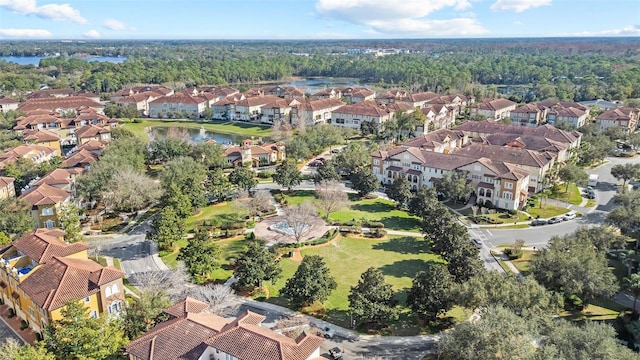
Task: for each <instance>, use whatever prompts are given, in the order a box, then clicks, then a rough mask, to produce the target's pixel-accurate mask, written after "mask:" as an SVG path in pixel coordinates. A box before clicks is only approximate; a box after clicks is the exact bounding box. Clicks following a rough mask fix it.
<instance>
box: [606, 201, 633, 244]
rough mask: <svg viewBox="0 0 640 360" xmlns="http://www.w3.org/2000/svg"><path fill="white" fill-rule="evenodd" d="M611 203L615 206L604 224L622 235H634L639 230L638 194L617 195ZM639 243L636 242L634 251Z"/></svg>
mask: <svg viewBox="0 0 640 360" xmlns="http://www.w3.org/2000/svg"><path fill="white" fill-rule="evenodd" d="M613 202H614V204H616V205H617V206H616V207H614V208H613V210H611V211H610V212H609V214H608V215H607V220H606V223H607V224H611V225H614V226H616V227H618V228H619V229H620V231H621V232H622V234H624V235H629V236H633V235H635V232H636V231H637V230H638V229H639V228H640V192H639V191H625V192H622V193H619V194H617V195H616V196H614V198H613ZM634 237H635V236H634ZM636 239H638V237H636ZM639 242H640V241H636V249H637V248H638V245H639V244H638V243H639Z"/></svg>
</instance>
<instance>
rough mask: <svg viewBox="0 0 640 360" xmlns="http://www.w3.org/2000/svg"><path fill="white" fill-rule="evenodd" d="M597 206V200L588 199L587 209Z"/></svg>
mask: <svg viewBox="0 0 640 360" xmlns="http://www.w3.org/2000/svg"><path fill="white" fill-rule="evenodd" d="M596 205H598V203H597V202H596V200H595V199H588V200H587V205H585V207H588V208H592V207H595V206H596Z"/></svg>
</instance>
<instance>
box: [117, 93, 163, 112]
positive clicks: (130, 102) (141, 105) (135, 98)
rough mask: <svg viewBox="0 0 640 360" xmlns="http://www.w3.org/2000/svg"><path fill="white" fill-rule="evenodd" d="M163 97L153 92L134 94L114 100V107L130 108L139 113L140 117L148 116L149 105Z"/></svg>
mask: <svg viewBox="0 0 640 360" xmlns="http://www.w3.org/2000/svg"><path fill="white" fill-rule="evenodd" d="M162 96H163V95H162V94H160V93H157V92H154V91H145V92H141V93H135V94H131V95H128V96H120V97H118V99H117V100H115V103H116V105H118V106H120V107H125V106H132V107H135V108H136V110H138V111H139V112H140V115H143V116H148V115H149V103H150V102H152V101H154V100H156V99H159V98H161V97H162Z"/></svg>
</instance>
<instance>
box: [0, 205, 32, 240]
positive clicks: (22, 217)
mask: <svg viewBox="0 0 640 360" xmlns="http://www.w3.org/2000/svg"><path fill="white" fill-rule="evenodd" d="M34 225H35V220H34V219H33V217H32V216H31V207H30V206H29V205H28V204H26V203H25V202H24V201H22V200H10V199H0V231H1V232H3V233H5V234H6V235H7V236H9V237H11V236H12V235H21V234H23V233H25V232H27V231H29V230H31V229H33V227H34Z"/></svg>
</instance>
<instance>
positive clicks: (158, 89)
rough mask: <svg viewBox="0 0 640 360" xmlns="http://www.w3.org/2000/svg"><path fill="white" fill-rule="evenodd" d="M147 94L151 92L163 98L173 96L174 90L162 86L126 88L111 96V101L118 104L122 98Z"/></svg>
mask: <svg viewBox="0 0 640 360" xmlns="http://www.w3.org/2000/svg"><path fill="white" fill-rule="evenodd" d="M145 92H151V93H153V94H157V95H160V97H162V96H171V95H173V94H174V91H173V89H170V88H168V87H166V86H162V85H140V86H134V87H129V88H124V89H122V90H120V91H116V92H115V93H113V94H112V95H111V101H113V102H116V103H117V102H118V100H119V99H120V98H122V97H127V96H132V95H136V94H143V93H145Z"/></svg>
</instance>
